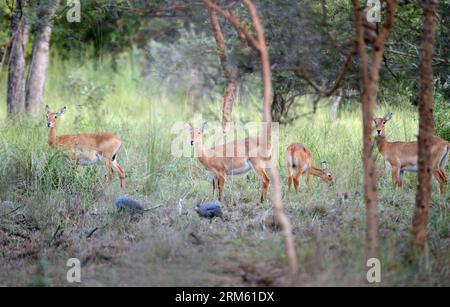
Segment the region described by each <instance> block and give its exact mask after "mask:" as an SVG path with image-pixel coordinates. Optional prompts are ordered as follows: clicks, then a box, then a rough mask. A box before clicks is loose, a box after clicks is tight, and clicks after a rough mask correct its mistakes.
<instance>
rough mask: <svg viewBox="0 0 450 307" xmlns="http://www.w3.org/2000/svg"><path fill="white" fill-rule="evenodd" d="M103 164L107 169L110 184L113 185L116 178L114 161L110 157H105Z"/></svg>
mask: <svg viewBox="0 0 450 307" xmlns="http://www.w3.org/2000/svg"><path fill="white" fill-rule="evenodd" d="M103 163H104V164H105V167H106V172H107V173H108V183H111V182H112V180H113V178H114V170H113V168H112V160H111V158H109V157H103Z"/></svg>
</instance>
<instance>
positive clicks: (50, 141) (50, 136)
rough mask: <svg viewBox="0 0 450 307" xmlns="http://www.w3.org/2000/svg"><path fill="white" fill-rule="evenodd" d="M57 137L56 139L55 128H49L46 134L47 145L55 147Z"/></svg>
mask: <svg viewBox="0 0 450 307" xmlns="http://www.w3.org/2000/svg"><path fill="white" fill-rule="evenodd" d="M57 143H58V142H57V137H56V126H55V127H52V128H50V131H49V132H48V145H50V147H56V146H57Z"/></svg>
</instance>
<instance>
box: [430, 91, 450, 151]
mask: <svg viewBox="0 0 450 307" xmlns="http://www.w3.org/2000/svg"><path fill="white" fill-rule="evenodd" d="M436 96H437V97H435V100H434V119H435V127H434V129H435V133H436V135H439V136H440V137H442V138H443V139H445V140H447V141H449V142H450V101H448V100H445V99H443V97H442V96H441V95H438V94H436Z"/></svg>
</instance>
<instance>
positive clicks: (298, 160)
mask: <svg viewBox="0 0 450 307" xmlns="http://www.w3.org/2000/svg"><path fill="white" fill-rule="evenodd" d="M312 163H313V159H312V155H311V152H310V151H309V150H308V148H306V146H305V145H303V144H301V143H292V144H291V145H289V146H288V148H287V150H286V166H287V171H288V192H289V191H290V190H291V186H292V181H294V188H295V193H298V186H299V183H300V180H301V176H302V175H306V183H307V185H308V190H311V180H310V176H311V175H313V176H316V177H319V178H320V179H322V180H323V181H324V182H325V183H327V184H328V185H329V186H330V185H332V184H333V175H332V174H331V171H330V169H329V168H328V163H327V162H326V161H323V162H322V167H321V168H318V167H315V166H314V165H313V164H312Z"/></svg>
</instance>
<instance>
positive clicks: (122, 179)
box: [112, 160, 125, 188]
mask: <svg viewBox="0 0 450 307" xmlns="http://www.w3.org/2000/svg"><path fill="white" fill-rule="evenodd" d="M112 166H113V168H114V169H115V170H116V172H117V173H118V174H119V178H120V187H121V188H124V187H125V172H124V171H123V169H122V168H121V167H120V165H119V163H118V162H117V160H113V161H112ZM113 176H114V174H113Z"/></svg>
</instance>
